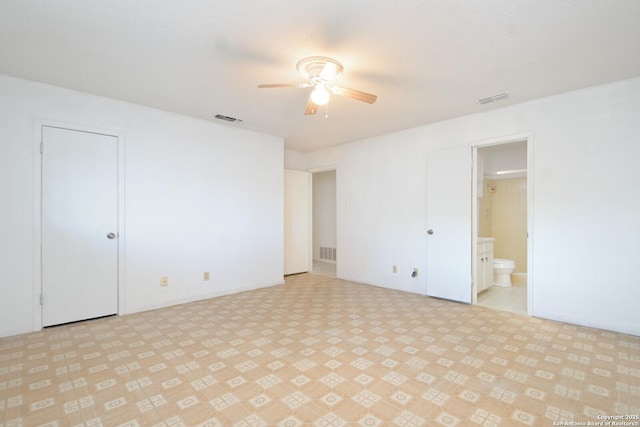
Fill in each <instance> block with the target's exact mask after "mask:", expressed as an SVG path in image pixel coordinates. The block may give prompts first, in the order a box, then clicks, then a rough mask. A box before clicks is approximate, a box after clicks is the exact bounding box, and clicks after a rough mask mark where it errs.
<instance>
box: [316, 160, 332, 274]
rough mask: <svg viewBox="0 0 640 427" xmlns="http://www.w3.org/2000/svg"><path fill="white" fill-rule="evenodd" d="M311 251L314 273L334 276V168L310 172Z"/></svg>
mask: <svg viewBox="0 0 640 427" xmlns="http://www.w3.org/2000/svg"><path fill="white" fill-rule="evenodd" d="M311 176H312V193H313V197H312V218H313V220H312V223H313V225H312V227H313V238H312V251H311V253H312V254H313V268H312V271H313V273H315V274H322V275H325V276H331V277H336V267H337V265H336V261H337V256H336V255H337V245H336V242H337V239H336V170H335V169H332V170H324V171H318V172H313V173H312V175H311Z"/></svg>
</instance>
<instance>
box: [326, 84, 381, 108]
mask: <svg viewBox="0 0 640 427" xmlns="http://www.w3.org/2000/svg"><path fill="white" fill-rule="evenodd" d="M327 87H328V88H329V89H330V90H331V92H333V93H335V94H336V95H340V96H346V97H348V98H352V99H355V100H358V101H362V102H366V103H368V104H373V103H374V102H376V99H378V97H377V96H376V95H373V94H371V93H366V92H361V91H359V90H355V89H349V88H346V87H340V86H327Z"/></svg>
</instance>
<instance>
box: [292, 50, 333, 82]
mask: <svg viewBox="0 0 640 427" xmlns="http://www.w3.org/2000/svg"><path fill="white" fill-rule="evenodd" d="M327 64H330V66H329V67H328V68H327V70H330V71H331V73H330V75H326V74H327V71H325V75H324V76H320V75H321V74H322V71H323V70H325V66H327ZM296 68H297V69H298V72H299V73H300V75H301V76H302V77H304V78H305V79H309V80H313V79H314V77H315V78H322V79H323V80H325V81H330V80H333V79H335V78H336V77H337V76H338V75H339V74H340V73H341V72H342V70H343V69H344V67H343V66H342V64H341V63H339V62H338V61H336V60H335V59H333V58H328V57H326V56H310V57H308V58H303V59H301V60H300V61H299V62H298V64H297V65H296Z"/></svg>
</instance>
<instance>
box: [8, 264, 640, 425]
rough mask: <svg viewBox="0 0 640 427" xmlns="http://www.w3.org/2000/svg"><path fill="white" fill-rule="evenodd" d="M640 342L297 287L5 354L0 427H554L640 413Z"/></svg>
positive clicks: (312, 282)
mask: <svg viewBox="0 0 640 427" xmlns="http://www.w3.org/2000/svg"><path fill="white" fill-rule="evenodd" d="M638 372H640V338H639V337H634V336H629V335H624V334H618V333H613V332H608V331H601V330H597V329H590V328H584V327H579V326H575V325H567V324H562V323H558V322H551V321H546V320H542V319H536V318H531V317H528V316H523V315H520V314H514V313H510V312H506V311H498V310H493V309H490V308H485V307H480V306H470V305H465V304H459V303H453V302H448V301H444V300H438V299H432V298H428V297H423V296H419V295H415V294H408V293H404V292H398V291H392V290H388V289H384V288H379V287H372V286H366V285H361V284H358V283H353V282H347V281H342V280H337V279H334V278H332V277H329V276H322V275H314V274H301V275H295V276H290V277H287V279H286V284H285V285H283V286H278V287H272V288H268V289H261V290H256V291H252V292H244V293H241V294H236V295H229V296H225V297H220V298H215V299H210V300H205V301H197V302H194V303H190V304H183V305H179V306H174V307H169V308H165V309H161V310H154V311H150V312H145V313H138V314H133V315H129V316H120V317H110V318H105V319H98V320H93V321H88V322H81V323H77V324H72V325H66V326H60V327H56V328H49V329H46V330H44V331H42V332H37V333H33V334H26V335H22V336H16V337H10V338H5V339H1V340H0V426H2V427H6V426H10V425H11V426H14V425H15V426H39V425H47V423H53V424H51V425H56V424H55V423H56V422H57V425H58V426H94V427H95V426H105V427H111V426H118V425H130V426H172V427H177V426H189V427H190V426H209V427H211V426H224V427H226V426H236V425H237V426H259V425H265V426H338V425H344V426H348V425H349V426H350V425H356V426H357V425H364V426H394V425H398V426H439V425H444V426H453V425H458V426H466V425H471V426H475V425H477V426H487V427H488V426H514V425H515V426H522V425H524V426H526V425H534V426H550V425H552V424H553V422H554V421H576V422H588V421H594V420H597V416H598V415H619V414H634V413H639V412H640V403H639V402H640V382H639V378H640V376H639V375H638Z"/></svg>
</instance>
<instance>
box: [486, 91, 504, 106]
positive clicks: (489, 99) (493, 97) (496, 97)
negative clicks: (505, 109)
mask: <svg viewBox="0 0 640 427" xmlns="http://www.w3.org/2000/svg"><path fill="white" fill-rule="evenodd" d="M508 97H509V94H508V93H507V92H502V93H496V94H495V95H491V96H485V97H484V98H480V99H478V102H479V103H480V104H489V103H490V102H493V101H502V100H503V99H507V98H508Z"/></svg>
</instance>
